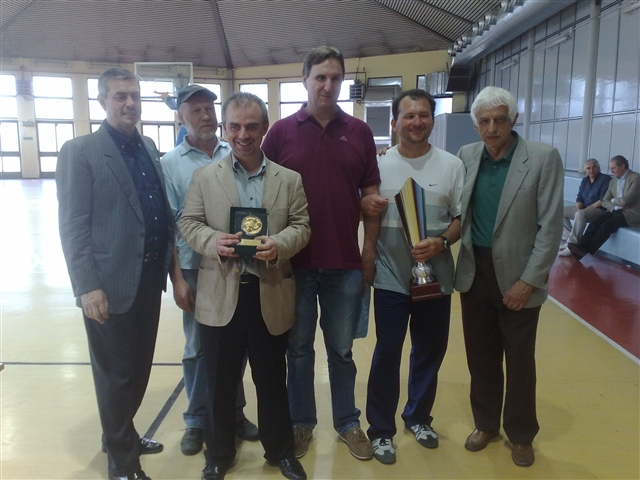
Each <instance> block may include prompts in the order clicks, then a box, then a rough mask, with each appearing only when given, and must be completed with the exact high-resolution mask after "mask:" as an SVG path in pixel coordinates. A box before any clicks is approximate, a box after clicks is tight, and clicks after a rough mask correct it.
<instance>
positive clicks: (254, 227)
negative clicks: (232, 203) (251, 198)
mask: <svg viewBox="0 0 640 480" xmlns="http://www.w3.org/2000/svg"><path fill="white" fill-rule="evenodd" d="M229 225H230V227H231V233H237V232H241V235H240V242H239V243H237V244H236V245H232V247H233V249H234V252H235V253H237V254H238V255H243V256H246V257H253V256H254V255H255V254H256V251H257V250H256V247H257V246H258V245H260V240H257V239H256V237H259V236H261V235H267V232H268V229H267V210H266V209H264V208H246V207H231V219H230V222H229Z"/></svg>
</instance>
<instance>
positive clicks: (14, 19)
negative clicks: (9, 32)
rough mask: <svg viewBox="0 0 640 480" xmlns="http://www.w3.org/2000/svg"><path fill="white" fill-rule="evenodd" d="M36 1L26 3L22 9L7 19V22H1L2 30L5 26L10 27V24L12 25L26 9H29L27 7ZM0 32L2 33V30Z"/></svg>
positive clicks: (33, 4) (29, 7)
mask: <svg viewBox="0 0 640 480" xmlns="http://www.w3.org/2000/svg"><path fill="white" fill-rule="evenodd" d="M36 3H37V0H33V1H32V2H31V3H30V4H28V5H26V6H25V7H24V8H23V9H22V10H20V11H19V12H18V13H17V14H16V15H14V16H13V18H12V19H11V20H8V21H7V23H5V24H3V25H2V26H1V27H2V30H4V29H6V28H7V27H10V26H11V25H13V24H14V23H15V22H16V21H17V20H18V19H19V18H20V17H22V16H23V15H24V14H25V13H26V12H27V10H29V9H31V7H33V6H35V4H36ZM0 8H1V7H0ZM2 33H4V32H2Z"/></svg>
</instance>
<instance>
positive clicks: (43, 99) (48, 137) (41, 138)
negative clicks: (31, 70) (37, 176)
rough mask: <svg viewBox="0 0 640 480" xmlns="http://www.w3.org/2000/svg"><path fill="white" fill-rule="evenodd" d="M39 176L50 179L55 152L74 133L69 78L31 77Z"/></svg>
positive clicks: (53, 171)
mask: <svg viewBox="0 0 640 480" xmlns="http://www.w3.org/2000/svg"><path fill="white" fill-rule="evenodd" d="M33 97H34V100H33V101H34V106H35V111H36V130H37V134H38V157H39V159H40V173H41V175H42V176H43V177H52V176H53V175H54V173H55V171H56V164H57V162H58V152H59V151H60V147H62V144H63V143H64V142H66V141H67V140H71V139H72V138H73V136H74V133H73V91H72V86H71V78H69V77H43V76H34V77H33Z"/></svg>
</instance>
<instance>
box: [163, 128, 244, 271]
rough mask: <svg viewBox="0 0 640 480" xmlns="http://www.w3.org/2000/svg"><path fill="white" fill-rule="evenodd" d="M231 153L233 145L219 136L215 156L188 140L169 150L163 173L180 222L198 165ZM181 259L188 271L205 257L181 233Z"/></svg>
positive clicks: (179, 250)
mask: <svg viewBox="0 0 640 480" xmlns="http://www.w3.org/2000/svg"><path fill="white" fill-rule="evenodd" d="M230 153H231V147H230V146H229V144H228V143H227V142H223V141H221V140H220V139H218V143H217V144H216V148H215V149H214V150H213V158H212V157H210V156H209V155H207V154H206V153H204V152H203V151H201V150H198V149H197V148H194V147H192V146H191V144H189V142H188V141H187V140H186V139H185V140H183V141H182V143H181V144H180V145H178V146H177V147H176V148H174V149H173V150H171V151H170V152H167V153H166V154H165V156H164V157H162V159H161V160H160V164H161V165H162V172H163V174H164V180H165V187H166V189H167V198H168V199H169V205H171V210H172V212H173V215H174V216H175V220H176V221H178V219H179V218H180V215H182V209H183V208H184V200H185V198H186V196H187V191H188V190H189V185H191V177H192V176H193V172H195V171H196V170H197V169H198V168H201V167H206V166H207V165H209V164H211V163H213V162H217V161H218V160H220V159H221V158H224V157H226V156H227V155H229V154H230ZM177 247H178V258H179V259H180V268H183V269H186V270H197V269H198V268H199V267H200V260H201V259H202V257H201V255H200V254H199V253H196V252H194V251H193V250H192V249H191V248H190V247H189V245H188V244H187V242H186V241H185V240H184V239H183V238H182V235H179V236H178V240H177Z"/></svg>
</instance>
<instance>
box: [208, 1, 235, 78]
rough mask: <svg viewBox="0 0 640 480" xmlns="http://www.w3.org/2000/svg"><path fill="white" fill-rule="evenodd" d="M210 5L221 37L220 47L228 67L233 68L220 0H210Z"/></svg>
mask: <svg viewBox="0 0 640 480" xmlns="http://www.w3.org/2000/svg"><path fill="white" fill-rule="evenodd" d="M209 6H210V7H211V12H212V13H213V22H214V25H215V27H216V32H217V33H218V38H219V39H220V49H221V50H222V54H223V55H224V62H225V64H226V67H227V68H228V69H230V70H233V62H232V61H231V52H229V44H228V43H227V36H226V35H225V33H224V27H223V26H222V19H221V18H220V9H219V8H218V0H209Z"/></svg>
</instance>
